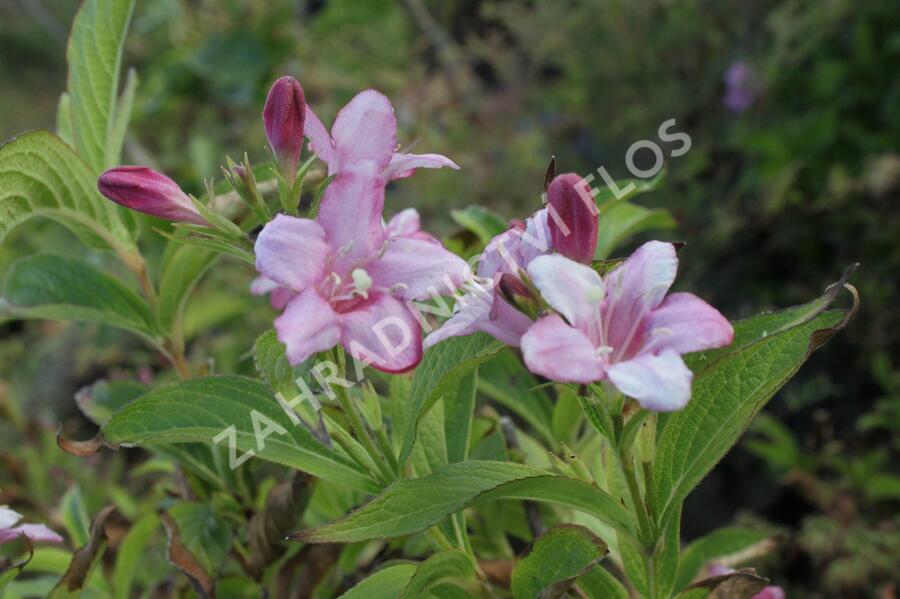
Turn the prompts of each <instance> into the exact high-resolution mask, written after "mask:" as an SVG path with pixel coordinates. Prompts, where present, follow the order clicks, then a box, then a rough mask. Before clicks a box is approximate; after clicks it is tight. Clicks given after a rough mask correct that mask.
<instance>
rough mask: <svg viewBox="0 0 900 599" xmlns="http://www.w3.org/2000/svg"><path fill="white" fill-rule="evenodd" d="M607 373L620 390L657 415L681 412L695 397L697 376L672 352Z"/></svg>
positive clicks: (635, 360)
mask: <svg viewBox="0 0 900 599" xmlns="http://www.w3.org/2000/svg"><path fill="white" fill-rule="evenodd" d="M606 372H607V374H608V375H609V380H611V381H612V383H613V385H615V386H616V388H617V389H618V390H619V391H621V392H622V393H624V394H625V395H627V396H628V397H631V398H633V399H636V400H638V401H639V402H640V404H641V405H642V406H643V407H645V408H647V409H648V410H653V411H654V412H671V411H674V410H680V409H681V408H683V407H684V406H686V405H687V402H688V400H690V398H691V379H692V378H693V375H692V374H691V371H690V370H689V369H688V367H687V366H685V364H684V361H683V360H682V359H681V356H679V355H678V354H677V353H675V352H674V351H672V350H670V349H669V350H665V351H663V352H662V353H661V354H659V355H653V354H643V355H640V356H638V357H636V358H633V359H631V360H627V361H625V362H618V363H616V364H613V365H611V366H609V367H607V369H606Z"/></svg>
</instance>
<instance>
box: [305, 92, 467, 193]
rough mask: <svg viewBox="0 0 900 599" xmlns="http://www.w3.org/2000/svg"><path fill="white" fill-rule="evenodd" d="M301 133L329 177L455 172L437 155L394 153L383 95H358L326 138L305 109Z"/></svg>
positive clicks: (391, 120) (389, 109) (393, 131)
mask: <svg viewBox="0 0 900 599" xmlns="http://www.w3.org/2000/svg"><path fill="white" fill-rule="evenodd" d="M305 132H306V136H307V137H308V138H309V145H310V148H312V150H313V152H315V153H316V154H317V155H318V156H319V158H320V159H321V160H324V161H325V163H326V164H327V165H328V174H329V175H333V174H335V173H343V172H346V171H350V170H356V169H358V168H364V169H366V170H369V171H373V172H374V173H376V174H377V176H379V177H381V178H382V179H384V181H390V180H391V179H402V178H404V177H409V176H410V175H412V174H413V172H414V171H415V170H416V169H417V168H442V167H445V166H449V167H450V168H454V169H458V168H459V166H457V164H456V163H455V162H453V161H452V160H450V159H449V158H447V157H446V156H442V155H440V154H403V153H400V152H395V151H394V150H395V149H396V148H397V119H396V117H395V116H394V107H393V106H391V102H390V100H388V99H387V97H386V96H385V95H383V94H381V93H379V92H377V91H375V90H373V89H369V90H366V91H363V92H360V93H358V94H357V95H356V96H355V97H354V98H353V99H352V100H350V102H349V103H348V104H347V105H346V106H344V108H342V109H341V110H340V112H338V114H337V117H336V118H335V119H334V125H333V126H332V128H331V134H330V135H329V133H328V130H327V129H325V125H323V124H322V121H320V120H319V118H318V117H317V116H316V115H315V113H314V112H313V111H312V109H311V108H310V107H309V106H307V107H306V130H305ZM361 134H362V135H361ZM327 193H328V191H327V190H326V194H327Z"/></svg>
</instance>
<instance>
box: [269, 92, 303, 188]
mask: <svg viewBox="0 0 900 599" xmlns="http://www.w3.org/2000/svg"><path fill="white" fill-rule="evenodd" d="M262 116H263V123H264V124H265V128H266V139H268V140H269V145H270V146H271V147H272V152H274V153H275V157H276V158H277V159H278V162H279V164H280V166H281V172H282V174H283V175H284V176H285V177H288V178H289V179H290V180H291V181H293V179H294V177H295V175H296V174H297V165H298V164H300V149H301V148H302V146H303V122H304V121H305V120H306V97H305V96H304V95H303V88H302V87H300V83H299V82H298V81H297V80H296V79H294V78H293V77H281V78H280V79H278V80H277V81H276V82H275V83H274V84H272V89H270V90H269V95H268V97H267V98H266V106H265V108H263V114H262Z"/></svg>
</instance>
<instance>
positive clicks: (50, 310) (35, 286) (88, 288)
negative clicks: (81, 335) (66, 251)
mask: <svg viewBox="0 0 900 599" xmlns="http://www.w3.org/2000/svg"><path fill="white" fill-rule="evenodd" d="M3 296H4V298H5V300H6V305H0V311H2V312H8V313H10V314H12V315H13V316H16V317H19V318H44V319H53V320H78V321H83V322H97V323H100V324H107V325H110V326H115V327H119V328H123V329H127V330H130V331H135V332H138V333H141V334H143V335H146V336H151V337H152V336H153V335H154V326H153V321H152V317H151V316H150V311H149V309H148V308H147V305H146V304H145V303H144V301H143V300H142V299H141V298H140V297H139V296H138V295H137V293H135V292H134V291H132V290H131V289H129V288H128V287H126V286H125V285H124V284H123V283H121V282H120V281H119V280H118V279H116V278H114V277H111V276H110V275H108V274H106V273H105V272H103V271H101V270H100V269H98V268H96V267H94V266H92V265H90V264H88V263H87V262H84V261H82V260H75V259H72V258H63V257H62V256H53V255H50V254H39V255H36V256H27V257H25V258H21V259H20V260H17V261H16V262H15V263H13V265H12V266H11V267H10V269H9V271H7V273H6V277H5V279H4V281H3Z"/></svg>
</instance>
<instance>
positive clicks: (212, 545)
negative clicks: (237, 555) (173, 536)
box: [166, 501, 231, 575]
mask: <svg viewBox="0 0 900 599" xmlns="http://www.w3.org/2000/svg"><path fill="white" fill-rule="evenodd" d="M166 511H167V513H168V514H169V516H170V517H171V518H172V520H173V521H174V522H175V524H176V525H177V526H178V538H179V539H180V541H181V543H182V544H183V545H184V546H185V548H187V550H188V551H190V552H191V555H193V556H194V558H195V559H196V560H197V563H198V564H200V566H201V567H202V568H203V569H204V571H206V572H207V573H209V574H210V575H215V573H216V572H218V570H219V568H221V566H222V564H223V563H224V562H225V558H226V557H227V556H228V552H229V551H231V526H230V525H229V524H228V522H227V521H225V520H224V519H223V518H221V517H220V516H219V515H218V514H216V513H215V512H214V511H213V509H212V507H211V506H210V505H208V504H204V503H197V502H191V501H180V502H178V503H176V504H175V505H173V506H172V507H170V508H169V509H168V510H166Z"/></svg>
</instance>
